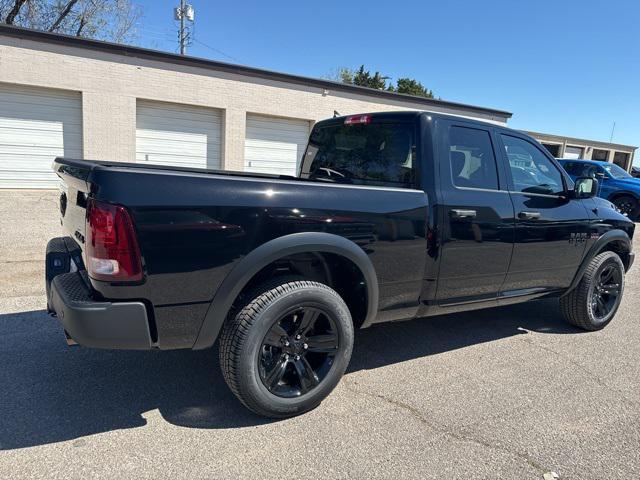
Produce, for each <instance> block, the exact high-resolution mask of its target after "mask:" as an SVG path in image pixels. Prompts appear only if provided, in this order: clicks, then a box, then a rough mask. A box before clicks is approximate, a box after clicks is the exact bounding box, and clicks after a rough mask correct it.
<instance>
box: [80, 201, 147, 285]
mask: <svg viewBox="0 0 640 480" xmlns="http://www.w3.org/2000/svg"><path fill="white" fill-rule="evenodd" d="M87 237H88V238H87V243H86V245H87V247H86V250H87V252H86V254H87V270H88V271H89V276H90V277H91V278H95V279H96V280H107V281H111V282H122V281H138V280H142V261H141V260H140V249H139V248H138V241H137V240H136V234H135V231H134V229H133V222H132V221H131V217H130V216H129V212H127V210H126V209H125V208H124V207H121V206H120V205H111V204H109V203H102V202H98V201H96V200H93V199H89V201H88V202H87Z"/></svg>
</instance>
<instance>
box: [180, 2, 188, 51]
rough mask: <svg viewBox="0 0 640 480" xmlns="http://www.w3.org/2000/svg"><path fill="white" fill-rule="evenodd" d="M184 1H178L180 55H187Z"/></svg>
mask: <svg viewBox="0 0 640 480" xmlns="http://www.w3.org/2000/svg"><path fill="white" fill-rule="evenodd" d="M184 6H185V2H184V0H180V55H184V54H185V53H187V45H186V40H187V39H186V38H185V34H184Z"/></svg>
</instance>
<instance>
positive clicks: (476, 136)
mask: <svg viewBox="0 0 640 480" xmlns="http://www.w3.org/2000/svg"><path fill="white" fill-rule="evenodd" d="M449 160H450V164H451V178H452V180H453V184H454V185H455V186H456V187H466V188H483V189H489V190H498V171H497V167H496V158H495V156H494V154H493V146H492V144H491V137H490V136H489V132H487V131H486V130H478V129H475V128H466V127H451V129H450V130H449Z"/></svg>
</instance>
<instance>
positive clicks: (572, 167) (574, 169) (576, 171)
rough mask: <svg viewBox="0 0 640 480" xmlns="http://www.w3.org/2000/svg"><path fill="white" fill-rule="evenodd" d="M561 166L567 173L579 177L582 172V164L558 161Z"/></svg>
mask: <svg viewBox="0 0 640 480" xmlns="http://www.w3.org/2000/svg"><path fill="white" fill-rule="evenodd" d="M560 164H561V165H562V168H564V169H565V170H566V171H567V173H568V174H569V175H574V176H576V177H579V176H580V174H581V173H582V164H580V163H577V162H560Z"/></svg>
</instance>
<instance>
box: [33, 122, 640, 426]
mask: <svg viewBox="0 0 640 480" xmlns="http://www.w3.org/2000/svg"><path fill="white" fill-rule="evenodd" d="M54 169H55V171H56V172H57V174H58V175H59V176H60V178H61V179H62V180H63V183H64V188H63V191H62V193H61V196H60V212H61V220H62V224H63V227H64V229H65V230H66V231H67V232H68V236H67V237H60V238H56V239H52V240H51V241H50V242H49V245H48V247H47V259H46V262H47V263H46V267H47V273H46V281H47V296H48V308H49V311H50V312H51V313H52V314H54V315H56V316H57V317H58V319H59V321H60V323H61V324H62V326H63V328H64V331H65V333H66V335H67V339H68V342H69V343H79V344H82V345H85V346H89V347H99V348H130V349H167V350H168V349H176V348H191V349H205V348H209V347H211V346H212V345H214V343H216V342H218V344H219V357H220V364H221V368H222V372H223V374H224V378H225V379H226V381H227V384H228V385H229V387H230V388H231V390H232V391H233V393H234V394H235V395H236V396H237V397H238V399H239V400H240V401H241V402H242V403H243V404H244V405H245V406H247V407H248V408H250V409H251V410H253V411H254V412H256V413H258V414H260V415H266V416H270V417H280V418H281V417H288V416H292V415H296V414H300V413H303V412H305V411H308V410H310V409H312V408H314V407H315V406H317V405H318V404H319V403H320V402H321V401H322V400H323V399H324V398H325V397H326V396H327V395H328V394H329V393H330V392H331V390H332V389H333V388H334V387H335V386H336V384H337V383H338V382H339V380H340V378H341V377H342V375H343V373H344V372H345V369H346V368H347V365H348V363H349V359H350V357H351V351H352V348H353V341H354V330H355V329H358V328H367V327H370V326H372V325H373V324H375V323H379V322H387V321H394V320H406V319H412V318H416V317H429V316H433V315H441V314H446V313H455V312H462V311H467V310H474V309H480V308H487V307H496V306H499V305H509V304H513V303H518V302H525V301H528V300H532V299H536V298H541V297H558V298H559V299H560V305H561V309H562V312H563V314H564V316H565V317H566V319H567V320H568V321H569V322H570V323H572V324H574V325H576V326H578V327H580V328H582V329H586V330H598V329H601V328H603V327H604V326H605V325H607V324H608V323H609V322H610V321H611V320H612V318H613V316H614V315H615V313H616V311H617V309H618V306H619V305H620V301H621V298H622V294H623V290H624V277H625V272H626V270H628V269H629V268H630V267H631V265H632V263H633V260H634V253H633V252H632V249H631V238H632V236H633V233H634V224H633V223H632V222H631V221H629V219H628V218H626V217H624V216H622V215H620V214H619V213H617V212H616V211H615V210H613V209H611V208H608V207H607V206H606V205H604V206H603V205H602V204H600V203H597V202H596V201H595V199H594V198H593V196H594V195H595V193H596V189H597V183H598V182H597V181H596V180H595V179H594V178H593V177H591V176H588V177H586V178H578V179H576V181H575V183H574V182H573V181H572V180H571V178H569V176H568V175H566V173H564V171H563V170H562V168H561V167H560V166H559V164H558V162H557V161H556V160H555V159H554V158H552V157H551V156H550V155H549V154H548V152H546V150H545V149H544V148H543V147H541V146H540V145H539V144H538V143H537V142H536V141H535V140H533V139H532V138H530V137H528V136H527V135H524V134H522V133H519V132H516V131H513V130H510V129H508V128H505V127H502V126H497V125H493V124H488V123H482V122H478V121H472V120H467V119H463V118H457V117H450V116H445V115H439V114H433V113H426V112H402V113H377V114H365V115H354V116H349V117H341V118H334V119H331V120H326V121H322V122H319V123H317V124H316V125H315V126H314V128H313V131H312V133H311V137H310V140H309V143H308V146H307V149H306V151H305V153H304V156H303V158H302V161H301V165H300V170H299V175H298V177H288V176H275V175H260V174H249V173H242V172H228V171H209V170H197V169H185V168H178V167H175V168H172V167H159V166H149V165H139V164H126V163H116V162H93V161H83V160H71V159H65V158H59V159H57V160H56V161H55V163H54ZM451 321H452V322H455V319H452V320H451ZM399 334H401V333H400V331H399ZM424 341H425V342H428V341H429V339H428V338H425V339H424Z"/></svg>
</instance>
